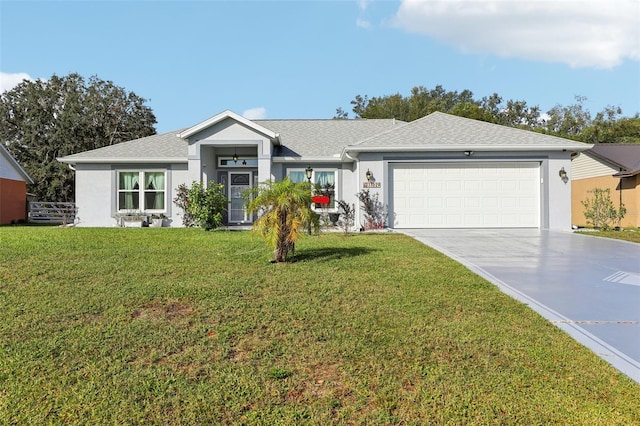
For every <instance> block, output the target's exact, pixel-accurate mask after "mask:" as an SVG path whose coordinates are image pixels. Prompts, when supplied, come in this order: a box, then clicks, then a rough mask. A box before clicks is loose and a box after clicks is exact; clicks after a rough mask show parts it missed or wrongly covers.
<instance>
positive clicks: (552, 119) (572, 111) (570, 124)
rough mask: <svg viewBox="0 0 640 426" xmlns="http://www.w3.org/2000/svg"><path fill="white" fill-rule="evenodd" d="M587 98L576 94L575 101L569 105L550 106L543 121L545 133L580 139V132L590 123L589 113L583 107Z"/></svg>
mask: <svg viewBox="0 0 640 426" xmlns="http://www.w3.org/2000/svg"><path fill="white" fill-rule="evenodd" d="M586 100H587V99H586V98H585V97H584V96H576V103H575V104H573V105H569V106H566V107H564V106H562V105H556V106H554V107H553V108H551V109H550V110H549V111H548V112H547V115H548V116H549V118H548V119H546V120H545V122H544V130H545V132H546V133H548V134H551V135H554V136H559V137H563V138H568V139H575V140H580V134H581V133H582V132H583V131H584V130H585V129H586V128H587V127H589V126H590V125H591V114H590V113H589V111H588V110H586V109H585V107H584V102H585V101H586Z"/></svg>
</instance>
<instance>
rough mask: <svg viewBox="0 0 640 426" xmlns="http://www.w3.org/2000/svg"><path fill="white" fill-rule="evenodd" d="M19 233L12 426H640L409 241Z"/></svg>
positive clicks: (617, 379)
mask: <svg viewBox="0 0 640 426" xmlns="http://www.w3.org/2000/svg"><path fill="white" fill-rule="evenodd" d="M296 257H297V262H295V263H289V264H271V263H269V260H270V259H271V253H270V251H269V249H267V248H266V247H265V246H264V244H263V243H262V241H260V240H258V239H255V238H252V237H251V235H250V234H249V233H248V232H224V231H217V232H204V231H202V230H198V229H79V228H68V229H63V228H41V227H4V228H0V424H65V425H66V424H78V425H84V424H167V425H168V424H170V425H192V424H265V425H274V424H318V425H320V424H323V425H324V424H406V425H411V424H416V425H418V424H421V425H426V424H456V425H457V424H482V425H484V424H524V425H530V424H575V425H592V424H597V425H614V424H619V425H630V424H640V398H638V395H640V386H638V385H637V384H636V383H635V382H633V381H631V380H630V379H628V378H626V377H625V376H623V375H622V374H621V373H619V372H618V371H617V370H615V369H614V368H612V367H611V366H609V365H608V364H607V363H606V362H604V361H602V360H601V359H599V358H598V357H597V356H596V355H595V354H593V353H592V352H591V351H589V350H588V349H586V348H584V347H582V346H581V345H580V344H578V343H576V342H575V341H574V340H572V339H571V338H570V337H568V336H567V335H565V334H564V333H563V332H562V331H560V330H559V329H557V328H556V327H554V326H553V325H551V324H550V323H549V322H548V321H546V320H544V319H543V318H542V317H540V316H539V315H538V314H536V313H534V312H533V311H532V310H530V309H529V308H527V307H526V306H525V305H523V304H520V303H518V302H516V301H514V300H512V299H510V298H509V297H508V296H506V295H503V294H502V293H500V292H499V290H498V289H497V288H496V287H495V286H493V285H492V284H490V283H488V282H487V281H485V280H484V279H482V278H480V277H478V276H476V275H474V274H473V273H472V272H470V271H469V270H467V269H465V268H464V267H462V266H460V265H459V264H457V263H455V262H453V261H452V260H450V259H448V258H447V257H445V256H444V255H442V254H440V253H438V252H436V251H434V250H432V249H430V248H428V247H425V246H423V245H422V244H420V243H418V242H416V241H414V240H412V239H410V238H408V237H405V236H403V235H396V234H371V235H369V234H367V235H355V236H349V237H345V236H343V235H341V234H331V235H328V234H323V235H321V236H319V237H317V236H313V237H309V236H304V237H303V238H302V240H301V241H300V242H299V243H298V245H297V252H296Z"/></svg>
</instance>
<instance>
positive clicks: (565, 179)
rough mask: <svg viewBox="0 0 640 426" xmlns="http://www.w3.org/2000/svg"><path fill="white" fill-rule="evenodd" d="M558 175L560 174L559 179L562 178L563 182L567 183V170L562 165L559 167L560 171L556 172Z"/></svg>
mask: <svg viewBox="0 0 640 426" xmlns="http://www.w3.org/2000/svg"><path fill="white" fill-rule="evenodd" d="M558 175H559V176H560V179H562V181H563V182H564V183H567V181H568V180H569V176H568V175H567V171H566V170H565V169H564V167H563V168H561V169H560V171H559V172H558Z"/></svg>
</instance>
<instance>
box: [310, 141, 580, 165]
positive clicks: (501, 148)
mask: <svg viewBox="0 0 640 426" xmlns="http://www.w3.org/2000/svg"><path fill="white" fill-rule="evenodd" d="M592 147H593V145H587V144H585V145H584V147H582V146H575V145H573V146H572V145H567V146H558V145H491V146H488V145H480V146H477V145H473V144H468V145H429V146H424V145H422V146H420V145H418V146H416V145H409V146H406V145H405V146H364V147H360V146H353V145H351V146H347V147H345V148H344V149H343V150H342V155H341V158H344V157H347V155H348V154H347V153H348V152H355V153H359V152H396V153H398V154H401V153H411V152H433V151H436V152H456V151H459V152H464V151H474V152H481V151H484V152H508V151H518V152H522V151H535V152H538V151H553V152H557V151H563V150H564V151H569V152H579V151H586V150H588V149H591V148H592ZM301 160H302V161H305V160H303V159H301Z"/></svg>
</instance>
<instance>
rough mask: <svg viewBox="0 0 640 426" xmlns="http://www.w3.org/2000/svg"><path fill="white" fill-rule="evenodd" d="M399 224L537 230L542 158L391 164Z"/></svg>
mask: <svg viewBox="0 0 640 426" xmlns="http://www.w3.org/2000/svg"><path fill="white" fill-rule="evenodd" d="M390 178H391V194H390V199H391V205H390V206H389V207H390V209H389V210H390V212H393V219H392V223H393V227H395V228H538V227H540V163H539V162H464V163H462V162H433V163H391V164H390Z"/></svg>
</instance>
